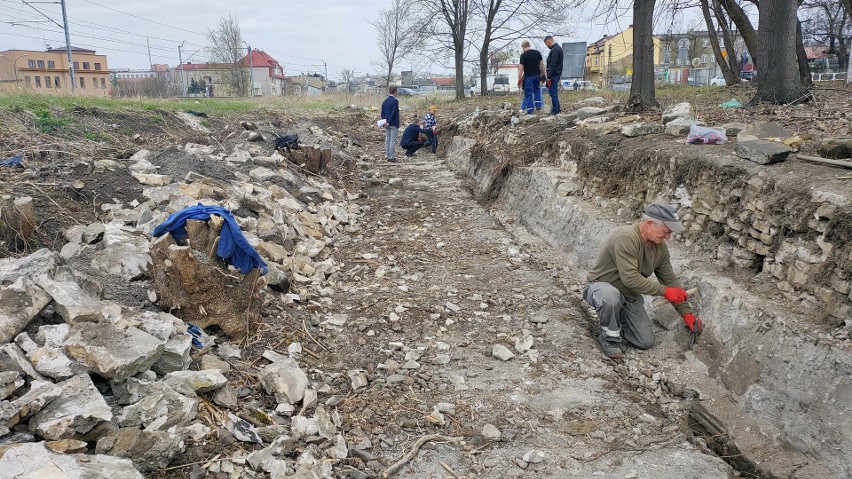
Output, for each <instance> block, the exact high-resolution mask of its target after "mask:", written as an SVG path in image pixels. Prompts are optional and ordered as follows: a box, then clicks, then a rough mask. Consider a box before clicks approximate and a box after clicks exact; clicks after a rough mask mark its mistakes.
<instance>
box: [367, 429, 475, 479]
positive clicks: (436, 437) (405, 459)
mask: <svg viewBox="0 0 852 479" xmlns="http://www.w3.org/2000/svg"><path fill="white" fill-rule="evenodd" d="M462 439H464V438H463V437H449V436H444V435H442V434H429V435H426V436H423V437H421V438H420V439H418V440H417V442H415V443H414V446H412V447H411V449H410V450H409V451H408V452H407V453H405V455H404V456H402V458H401V459H400V460H398V461H396V462H395V463H393V464H391V465H390V466H388V467H387V469H385V470H384V471H382V478H383V479H387V478H388V477H390V476H391V475H393V474H395V473H396V471H398V470H399V469H401V468H402V466H404V465H406V464H408V463H409V462H411V460H412V459H414V458H415V457H417V453H418V452H419V451H420V448H421V447H423V445H424V444H426V443H427V442H430V441H441V442H453V443H458V442H460V441H461V440H462Z"/></svg>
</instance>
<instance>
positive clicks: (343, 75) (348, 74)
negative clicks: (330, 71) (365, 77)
mask: <svg viewBox="0 0 852 479" xmlns="http://www.w3.org/2000/svg"><path fill="white" fill-rule="evenodd" d="M338 76H339V77H340V83H344V84H345V85H346V91H347V92H352V82H353V81H355V70H351V69H349V68H344V69H343V70H340V73H338Z"/></svg>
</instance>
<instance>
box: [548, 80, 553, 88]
mask: <svg viewBox="0 0 852 479" xmlns="http://www.w3.org/2000/svg"><path fill="white" fill-rule="evenodd" d="M551 85H553V80H551V79H550V78H548V79H547V88H550V86H551Z"/></svg>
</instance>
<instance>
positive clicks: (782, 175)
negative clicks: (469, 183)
mask: <svg viewBox="0 0 852 479" xmlns="http://www.w3.org/2000/svg"><path fill="white" fill-rule="evenodd" d="M474 133H477V132H474ZM492 135H493V133H492ZM498 135H500V134H498ZM511 137H512V133H511V132H510V133H509V134H507V135H506V138H509V139H511ZM596 138H597V137H587V136H583V135H578V134H575V135H571V136H569V135H567V134H556V135H554V136H552V137H550V138H545V141H543V142H541V141H539V142H538V143H536V142H534V141H530V148H529V150H530V151H531V153H528V154H529V155H531V156H536V157H537V160H536V167H535V170H540V169H541V166H540V165H550V166H551V168H552V169H551V170H550V171H548V173H547V174H549V175H550V176H551V178H552V179H551V181H552V182H553V183H554V186H555V187H556V188H557V189H558V194H559V195H560V196H562V197H578V198H583V199H586V200H589V201H592V202H595V203H597V204H600V205H601V206H602V207H604V208H606V209H607V210H608V211H610V212H616V213H619V214H620V216H621V217H622V218H628V219H630V218H632V215H634V214H635V213H636V212H638V211H641V210H642V208H643V207H644V205H646V204H647V203H649V202H652V201H655V200H665V201H668V202H669V203H672V204H674V205H676V206H677V207H678V211H679V213H680V215H681V217H683V218H684V220H685V223H686V224H687V227H688V231H687V232H686V233H685V234H684V235H683V240H684V243H685V244H686V245H687V246H690V247H692V248H693V249H694V250H695V251H696V252H701V253H706V252H708V251H712V252H713V253H714V255H715V257H716V259H718V260H721V261H723V262H725V263H727V264H728V265H729V266H730V267H731V268H733V269H736V270H740V271H742V273H743V274H746V275H755V274H757V273H760V272H765V273H766V274H765V275H763V276H762V281H767V282H772V283H773V284H775V285H776V286H777V289H778V293H779V294H781V295H783V296H784V297H785V298H787V299H788V300H790V301H793V302H794V303H797V304H801V306H802V307H804V308H810V309H813V310H814V311H815V314H816V315H818V316H820V319H824V320H825V321H826V322H827V323H828V324H833V325H837V324H840V323H841V322H842V321H843V320H845V319H850V320H852V201H850V200H852V194H839V193H838V190H839V189H841V190H842V189H852V188H850V186H852V185H849V182H848V180H846V181H845V182H844V180H839V181H837V182H836V183H835V184H826V183H820V182H818V181H815V180H814V179H809V178H808V177H807V169H799V170H791V171H779V170H778V169H774V170H772V169H766V167H761V166H758V165H753V164H749V163H748V162H745V161H744V160H740V159H738V158H736V157H734V156H733V155H732V154H730V153H729V152H727V151H725V150H711V149H710V148H713V147H697V148H703V149H696V147H693V146H691V145H677V144H674V143H672V142H670V141H669V142H660V143H653V142H650V143H644V144H640V145H639V146H636V145H634V144H630V145H625V144H621V143H617V142H616V143H615V144H612V145H605V144H604V145H603V146H602V144H601V143H602V141H601V140H597V139H596ZM608 141H611V140H608ZM456 143H457V144H456ZM490 146H491V147H490V148H489V147H488V146H486V145H484V144H482V143H481V142H480V143H477V142H475V141H474V140H470V139H458V140H455V142H454V144H453V145H449V146H448V150H447V153H448V154H447V157H448V158H451V156H452V155H451V154H450V151H451V150H459V149H466V150H467V151H470V152H471V153H472V154H471V155H470V156H471V160H470V161H469V162H468V164H467V166H466V167H465V173H466V174H467V175H468V176H469V177H470V178H471V179H472V180H473V181H474V182H475V189H476V190H477V192H478V193H479V194H480V196H481V197H483V198H484V199H495V198H497V197H498V196H499V195H500V194H501V188H502V187H503V185H504V184H505V182H506V181H515V182H517V181H529V180H523V179H522V178H520V179H519V178H513V179H509V177H510V176H516V175H520V176H523V177H526V176H528V175H538V174H543V173H542V172H540V171H536V172H527V171H524V170H523V168H519V167H517V166H511V165H509V164H508V163H509V162H508V161H506V160H505V159H504V156H508V155H507V154H505V153H503V152H502V151H501V150H500V147H498V146H496V145H494V144H492V145H490ZM451 161H452V160H451ZM507 171H513V174H512V175H509V174H507ZM838 185H840V186H839V187H838ZM850 193H852V192H850ZM508 194H512V193H511V192H509V193H508ZM524 221H537V219H535V218H529V217H526V216H525V217H524ZM537 231H539V232H540V233H542V234H543V235H544V236H547V235H548V234H550V235H558V234H560V232H559V231H557V230H555V229H554V230H553V231H551V230H550V228H540V229H539V230H537Z"/></svg>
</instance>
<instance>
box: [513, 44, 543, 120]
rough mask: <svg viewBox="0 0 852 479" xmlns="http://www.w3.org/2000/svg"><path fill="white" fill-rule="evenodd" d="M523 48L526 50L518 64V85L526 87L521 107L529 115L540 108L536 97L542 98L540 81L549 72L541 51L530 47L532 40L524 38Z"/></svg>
mask: <svg viewBox="0 0 852 479" xmlns="http://www.w3.org/2000/svg"><path fill="white" fill-rule="evenodd" d="M521 48H522V49H523V50H524V53H521V59H520V65H519V66H518V87H521V86H523V89H524V101H522V102H521V109H522V110H524V111H526V112H527V114H528V115H532V114H533V111H534V110H535V109H536V108H540V107H539V106H537V105H536V104H535V99H536V98H541V86H539V82H540V81H541V78H542V77H543V76H544V75H546V74H547V71H546V70H545V68H544V59H543V58H542V57H541V52H539V51H538V50H533V49H532V48H530V42H528V41H526V40H524V42H523V43H521Z"/></svg>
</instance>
